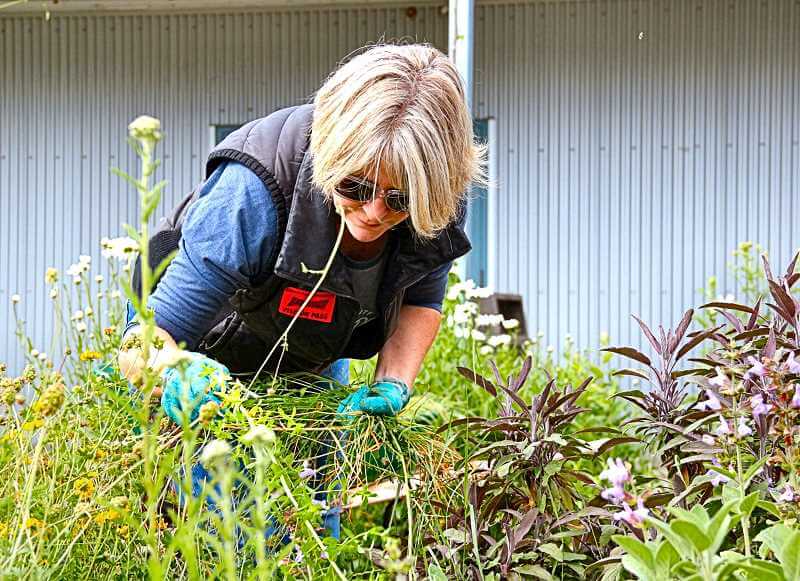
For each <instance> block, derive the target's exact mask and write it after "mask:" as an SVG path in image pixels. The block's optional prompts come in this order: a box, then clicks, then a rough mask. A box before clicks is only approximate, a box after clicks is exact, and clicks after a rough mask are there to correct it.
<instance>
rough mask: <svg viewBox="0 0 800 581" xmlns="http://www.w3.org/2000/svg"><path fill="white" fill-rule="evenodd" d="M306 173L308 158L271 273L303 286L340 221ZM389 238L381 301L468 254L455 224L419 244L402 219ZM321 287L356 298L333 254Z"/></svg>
mask: <svg viewBox="0 0 800 581" xmlns="http://www.w3.org/2000/svg"><path fill="white" fill-rule="evenodd" d="M312 174H313V164H312V156H311V155H310V154H307V155H305V157H304V159H303V162H302V164H301V166H300V169H299V172H298V176H297V181H296V182H295V188H294V193H293V195H292V201H291V208H290V210H289V217H288V220H287V224H286V233H285V235H284V237H283V241H282V243H281V249H280V252H279V253H278V258H277V261H276V263H275V272H276V273H277V274H279V275H280V276H282V277H284V278H287V279H289V280H293V281H295V282H298V283H301V284H303V285H306V286H313V285H314V284H316V282H317V281H318V280H319V274H317V273H314V272H310V271H319V270H322V269H323V268H324V267H325V264H326V263H327V261H328V258H329V256H330V253H331V251H332V250H333V246H334V244H335V243H336V237H337V235H338V232H339V220H340V217H339V215H338V214H337V213H336V210H335V209H334V207H333V204H332V203H331V202H330V201H328V200H327V199H326V198H325V195H324V194H323V192H322V191H321V190H320V189H319V188H318V187H317V186H315V185H314V184H313V181H312ZM389 236H390V240H389V241H388V244H389V249H388V252H389V257H388V260H387V266H386V269H385V271H384V280H383V283H382V285H381V287H382V288H381V291H380V293H379V294H380V295H383V296H384V297H387V296H388V297H391V296H393V295H394V294H396V293H397V292H398V291H399V290H401V289H404V288H406V287H408V286H410V285H412V284H414V283H415V282H417V281H418V280H420V279H421V278H422V277H424V276H425V275H426V274H428V273H430V272H432V271H433V270H436V269H437V268H439V267H441V266H443V265H445V264H447V263H448V262H450V261H452V260H454V259H456V258H457V257H459V256H462V255H463V254H465V253H466V252H468V251H469V249H470V245H469V241H468V240H467V237H466V235H465V234H464V232H463V230H462V229H461V227H460V226H459V225H458V224H453V225H451V227H449V228H447V229H446V230H444V231H443V232H442V233H441V234H440V235H439V236H437V237H436V238H434V239H433V240H431V241H426V242H421V241H420V240H419V239H418V238H416V237H415V236H414V234H413V232H412V230H411V228H410V227H409V225H408V220H406V221H404V222H402V223H401V224H399V225H398V226H396V227H395V228H393V229H392V230H390V231H389ZM303 266H305V268H303ZM321 288H322V289H324V290H327V291H330V292H332V293H334V294H337V295H340V296H346V297H349V298H354V296H355V294H356V293H355V292H354V291H353V287H352V281H351V280H350V277H349V276H348V271H347V268H346V265H345V262H344V260H343V258H342V257H341V255H339V254H338V253H337V256H336V257H335V258H334V261H333V264H332V265H331V269H330V271H329V272H328V276H326V277H325V281H323V283H322V286H321Z"/></svg>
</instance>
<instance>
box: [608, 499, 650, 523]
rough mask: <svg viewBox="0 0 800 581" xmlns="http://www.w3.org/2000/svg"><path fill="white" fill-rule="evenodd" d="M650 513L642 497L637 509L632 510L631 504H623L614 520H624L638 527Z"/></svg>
mask: <svg viewBox="0 0 800 581" xmlns="http://www.w3.org/2000/svg"><path fill="white" fill-rule="evenodd" d="M649 514H650V511H649V510H648V509H647V508H645V506H644V502H642V499H641V498H640V499H639V502H638V503H637V507H636V510H632V509H631V507H630V506H629V505H627V504H623V505H622V510H621V511H620V512H618V513H616V514H615V515H614V520H623V521H625V522H626V523H628V524H629V525H631V526H634V527H638V526H641V524H642V523H643V522H644V519H645V518H647V515H649Z"/></svg>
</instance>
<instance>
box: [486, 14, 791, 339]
mask: <svg viewBox="0 0 800 581" xmlns="http://www.w3.org/2000/svg"><path fill="white" fill-rule="evenodd" d="M475 30H476V38H477V45H476V62H475V66H476V72H475V83H476V96H475V101H474V103H475V106H476V111H475V113H476V116H478V117H495V118H496V119H497V126H498V148H499V168H498V169H499V184H498V186H499V195H498V207H497V221H498V224H497V225H496V227H497V231H498V240H497V245H496V248H497V250H496V256H494V257H493V259H494V260H495V261H497V268H496V273H497V274H496V280H494V281H492V282H493V285H494V287H495V288H497V289H499V290H501V291H508V292H520V293H521V294H523V295H524V297H525V304H526V315H527V319H528V321H529V322H530V323H529V324H530V326H531V327H533V331H534V332H535V331H536V329H537V328H540V329H542V330H543V331H544V332H545V334H546V337H547V338H548V340H550V341H552V342H554V343H556V341H560V340H562V339H563V338H564V336H565V335H566V334H567V333H570V334H572V335H573V336H575V337H576V339H577V341H578V343H579V344H580V345H584V346H591V347H595V346H596V345H597V341H598V336H599V334H600V333H601V332H602V331H606V332H608V333H609V334H610V335H611V338H612V340H613V341H614V342H615V343H627V342H632V343H635V344H638V343H639V341H640V338H639V332H638V329H636V328H635V324H634V323H633V322H632V320H631V318H630V316H629V315H630V313H636V314H639V315H641V316H642V317H643V318H644V319H645V320H646V321H649V322H653V323H662V324H665V325H669V324H673V323H675V322H676V321H677V319H678V318H679V317H680V315H681V314H682V312H683V311H684V310H685V309H686V308H687V307H689V306H692V305H696V304H698V301H699V300H700V296H699V294H698V292H697V289H699V288H701V287H703V286H704V283H705V282H706V279H707V277H708V276H709V275H712V274H717V275H720V277H719V280H720V288H721V289H722V290H723V291H724V292H734V293H735V292H736V291H737V289H736V288H734V286H733V281H732V280H731V277H730V276H729V274H728V272H727V269H726V263H727V262H728V261H729V259H730V251H731V250H732V249H733V248H734V247H735V246H736V245H737V244H738V243H739V242H740V241H744V240H754V241H758V242H760V243H761V244H763V245H764V246H765V247H766V248H768V249H769V251H770V253H771V257H772V260H773V262H774V263H775V264H776V265H780V267H781V268H783V267H784V266H785V263H786V262H787V261H788V259H789V258H790V257H791V254H792V252H793V251H794V249H796V248H797V247H798V246H800V239H799V238H798V236H797V234H796V232H797V230H796V224H798V223H800V146H799V145H798V141H800V2H796V1H795V0H770V1H769V2H762V1H749V0H748V1H744V0H741V1H739V0H737V1H734V0H725V1H720V0H691V1H687V0H653V1H649V0H647V1H646V0H641V1H624V2H623V1H620V2H616V1H608V2H577V3H566V2H541V3H508V4H493V5H482V6H479V8H478V10H477V22H476V27H475ZM490 260H491V258H490ZM556 344H557V343H556Z"/></svg>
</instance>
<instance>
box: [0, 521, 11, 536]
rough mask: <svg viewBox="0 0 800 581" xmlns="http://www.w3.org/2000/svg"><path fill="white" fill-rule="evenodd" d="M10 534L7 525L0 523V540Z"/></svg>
mask: <svg viewBox="0 0 800 581" xmlns="http://www.w3.org/2000/svg"><path fill="white" fill-rule="evenodd" d="M9 532H10V530H9V528H8V525H7V524H6V523H4V522H0V539H5V538H6V537H7V536H8V533H9Z"/></svg>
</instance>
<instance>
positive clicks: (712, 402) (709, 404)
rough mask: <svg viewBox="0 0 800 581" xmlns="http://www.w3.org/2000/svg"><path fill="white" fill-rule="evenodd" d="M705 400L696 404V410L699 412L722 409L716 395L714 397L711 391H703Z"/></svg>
mask: <svg viewBox="0 0 800 581" xmlns="http://www.w3.org/2000/svg"><path fill="white" fill-rule="evenodd" d="M705 393H706V399H705V400H704V401H701V402H698V404H697V409H698V410H700V411H703V410H713V411H717V410H719V409H721V408H722V405H721V404H720V403H719V399H718V398H717V396H716V395H714V392H713V391H710V390H708V389H706V390H705Z"/></svg>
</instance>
